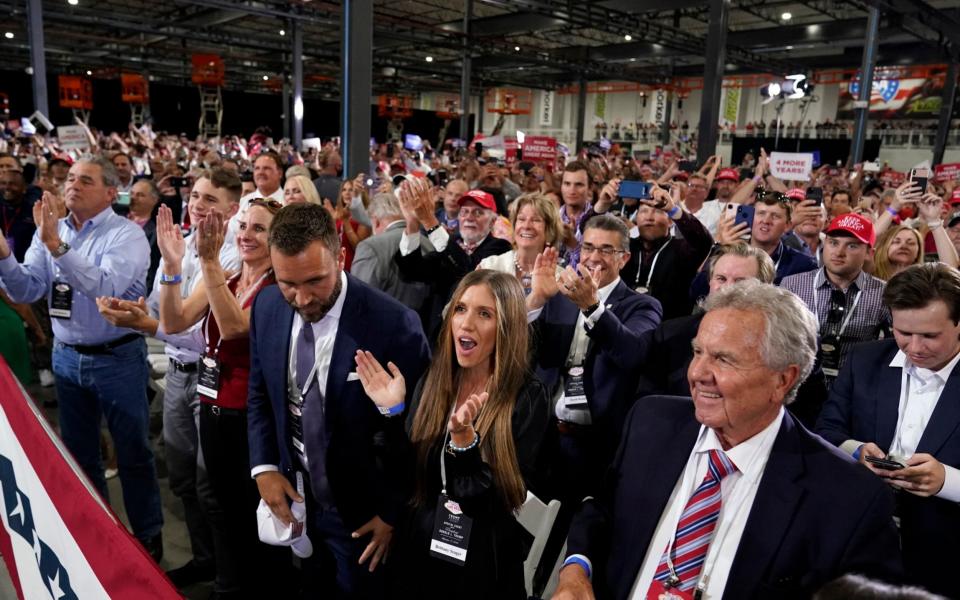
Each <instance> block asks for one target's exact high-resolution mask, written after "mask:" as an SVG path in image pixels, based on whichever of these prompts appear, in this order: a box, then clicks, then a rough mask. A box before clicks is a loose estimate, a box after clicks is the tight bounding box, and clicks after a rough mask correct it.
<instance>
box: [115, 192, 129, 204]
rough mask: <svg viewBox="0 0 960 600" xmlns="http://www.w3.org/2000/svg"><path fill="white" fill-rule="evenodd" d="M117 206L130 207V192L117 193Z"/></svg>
mask: <svg viewBox="0 0 960 600" xmlns="http://www.w3.org/2000/svg"><path fill="white" fill-rule="evenodd" d="M117 204H118V205H120V206H130V192H117Z"/></svg>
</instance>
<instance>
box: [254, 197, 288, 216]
mask: <svg viewBox="0 0 960 600" xmlns="http://www.w3.org/2000/svg"><path fill="white" fill-rule="evenodd" d="M250 206H259V207H261V208H265V209H267V210H269V211H270V212H272V213H275V212H277V211H278V210H280V209H281V208H283V204H282V203H280V202H277V201H276V200H274V199H272V198H253V199H252V200H250Z"/></svg>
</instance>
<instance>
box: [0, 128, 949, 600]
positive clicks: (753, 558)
mask: <svg viewBox="0 0 960 600" xmlns="http://www.w3.org/2000/svg"><path fill="white" fill-rule="evenodd" d="M88 134H89V145H90V152H89V153H87V154H83V155H78V154H77V153H69V152H63V151H62V149H61V148H60V147H59V146H58V144H57V141H56V140H55V139H53V138H44V137H43V136H35V137H34V138H33V139H31V140H29V141H26V140H24V139H20V140H19V141H16V142H10V143H8V144H7V145H6V148H5V150H6V151H5V152H2V153H0V192H2V195H3V197H2V203H0V217H2V225H3V229H4V236H3V237H2V238H0V317H2V318H0V327H2V331H0V354H2V355H3V357H4V358H5V359H6V362H7V364H8V365H9V366H10V367H11V368H12V370H13V371H14V372H15V373H16V375H17V376H18V377H19V378H20V379H21V380H22V381H23V382H24V383H27V382H30V381H31V380H32V379H33V377H34V376H36V375H38V376H39V377H40V378H41V381H43V380H45V379H48V378H52V384H53V385H54V386H55V389H56V396H57V402H58V404H59V432H60V435H61V436H62V438H63V440H64V442H65V444H66V447H67V448H68V449H69V450H70V452H71V453H72V454H73V456H74V457H75V459H76V460H77V462H78V463H79V465H80V466H81V467H82V469H83V470H84V472H85V473H86V475H87V476H88V477H89V478H90V480H91V481H92V482H93V484H94V486H95V488H96V489H97V490H98V491H99V492H100V493H101V494H102V495H103V496H104V497H105V498H106V497H108V495H107V486H106V479H105V476H104V457H103V456H102V448H101V434H102V432H101V427H102V425H101V424H102V423H103V422H105V423H106V426H107V427H106V429H107V430H108V432H109V437H110V438H111V439H112V443H113V445H114V447H115V448H116V455H117V468H118V471H119V478H120V482H121V487H122V491H123V502H124V506H125V508H126V511H127V514H128V515H129V519H130V526H131V529H132V531H133V534H134V535H135V536H136V538H137V539H138V540H139V541H140V542H141V544H142V545H143V546H144V548H145V549H146V550H147V551H148V552H149V553H150V554H151V555H152V556H153V557H154V559H155V560H156V561H158V562H159V561H160V560H161V559H162V556H163V535H162V529H163V516H162V512H161V502H160V489H159V484H158V478H157V470H156V466H155V457H154V455H153V450H152V444H151V440H150V434H149V402H148V397H147V390H148V385H147V384H148V378H149V376H150V370H149V366H148V362H147V357H146V355H147V346H146V342H145V338H148V337H149V338H155V339H157V340H160V341H162V342H163V343H165V352H166V355H167V358H168V364H167V368H166V374H165V385H164V393H163V433H162V441H163V445H162V447H163V451H164V452H165V459H166V466H167V471H168V475H169V485H170V487H171V489H172V491H173V493H174V494H175V495H176V496H177V497H178V498H179V500H180V501H182V502H183V508H184V515H185V521H186V526H187V530H188V533H189V540H190V549H191V551H192V556H193V558H192V559H191V560H190V561H189V562H188V563H186V564H185V565H180V566H177V568H174V569H172V570H170V571H168V575H169V577H170V579H171V581H172V582H173V583H174V584H175V585H176V586H177V587H179V588H184V587H187V586H189V585H191V584H194V583H196V582H201V581H213V589H214V597H216V598H266V597H280V596H289V597H305V598H317V597H324V598H326V597H333V598H387V597H398V598H446V597H449V596H451V595H455V596H456V597H458V598H461V599H464V598H467V599H469V598H477V599H487V598H498V599H499V598H517V599H522V598H527V597H528V596H529V595H535V596H538V595H540V594H543V593H544V590H545V589H549V591H550V593H552V594H553V596H552V597H553V598H556V599H557V600H571V599H578V600H579V599H589V598H594V597H599V598H618V599H621V598H623V599H625V598H654V599H657V598H721V597H725V598H795V597H796V598H802V597H813V596H815V597H817V598H859V597H862V598H868V597H869V598H875V597H884V598H887V597H889V598H894V597H896V598H907V597H909V598H936V597H940V596H937V595H935V594H939V595H942V596H945V597H958V596H960V586H958V584H957V583H956V581H955V580H954V579H953V578H952V576H951V566H952V553H951V552H950V549H952V548H956V547H958V546H960V506H958V502H960V433H958V432H960V405H958V404H957V402H958V401H960V372H956V373H955V367H956V364H957V362H958V360H960V272H958V270H957V267H958V263H960V259H958V251H960V186H958V182H957V181H937V180H935V179H933V178H921V177H919V176H917V177H914V176H909V177H908V178H906V179H905V180H903V181H902V182H901V181H896V180H895V178H894V177H893V174H892V172H891V171H890V170H889V169H888V168H886V167H884V168H882V169H880V170H879V171H874V170H869V169H864V165H852V166H851V167H850V168H843V167H831V166H823V167H820V168H818V169H817V170H815V171H813V173H811V175H810V177H809V178H808V179H806V180H803V181H782V180H780V179H778V178H776V177H775V176H774V175H773V174H771V167H770V164H769V160H768V157H767V155H766V152H765V151H764V150H763V149H758V152H757V153H756V155H748V156H747V157H745V158H744V160H743V163H742V164H740V165H737V166H735V167H731V166H725V165H723V164H722V161H721V159H720V158H719V157H716V156H714V157H711V158H710V159H709V160H707V161H706V163H705V164H702V165H694V164H691V163H690V161H686V160H684V159H685V158H686V157H685V156H683V154H682V153H680V152H676V151H675V149H670V150H668V151H666V152H655V153H654V154H653V155H652V156H651V157H650V158H635V157H632V156H629V155H628V154H627V153H625V152H621V151H620V149H619V148H618V147H617V146H616V145H614V146H613V147H612V148H611V149H610V150H607V151H603V150H599V149H597V148H590V149H585V150H583V151H581V152H580V154H579V155H577V156H573V157H569V158H567V157H563V156H561V157H560V158H559V159H558V160H557V161H550V162H547V163H535V162H531V161H524V160H517V159H515V158H513V157H509V158H507V159H502V158H498V157H494V156H491V155H490V154H489V149H487V150H484V149H483V148H482V145H478V146H473V147H470V148H455V147H453V146H452V145H449V144H445V145H444V146H442V147H441V148H438V149H436V150H433V149H430V148H429V147H427V148H426V150H425V151H418V152H412V151H408V150H404V149H403V148H402V147H400V146H399V145H398V144H381V145H379V146H376V147H373V148H372V149H371V153H370V162H369V165H364V167H365V168H364V169H362V170H363V172H360V173H343V172H342V159H341V156H340V154H339V148H338V147H337V146H336V144H335V143H334V142H330V143H328V144H326V145H325V146H323V147H322V148H320V149H311V150H310V151H308V152H305V153H301V152H300V151H298V150H297V149H295V148H293V147H291V146H290V145H289V144H287V143H286V142H281V143H279V144H275V143H274V142H273V140H272V139H271V138H270V137H269V132H267V131H258V132H256V133H255V134H254V135H253V136H251V137H250V138H249V139H240V138H238V137H230V138H222V139H214V140H210V141H196V140H190V139H188V138H187V137H186V136H175V135H165V134H155V133H154V132H152V131H151V130H150V129H149V128H141V129H136V128H133V127H131V128H130V130H129V131H128V132H125V133H124V134H123V135H120V134H116V133H114V134H111V135H104V134H102V133H100V132H96V131H93V130H88ZM45 383H49V382H45ZM533 497H535V498H536V499H539V500H541V501H543V502H544V503H546V502H548V501H549V500H552V499H555V500H558V501H559V502H560V508H559V512H558V513H557V515H556V519H555V520H554V522H553V525H552V530H551V531H550V534H549V536H548V537H547V538H546V539H544V540H537V543H536V544H535V543H534V539H533V535H532V534H531V533H530V532H529V531H528V530H527V529H526V528H525V527H524V526H523V525H521V524H520V522H519V521H518V519H517V515H518V514H521V513H522V512H523V510H524V509H525V507H526V506H527V505H528V504H530V503H531V501H532V499H533ZM532 546H537V547H538V552H539V554H538V555H537V556H538V557H539V561H533V564H530V563H531V561H528V555H530V549H531V547H532ZM540 550H542V552H540ZM531 556H532V555H531ZM294 557H296V560H294ZM525 561H526V563H527V564H525ZM558 569H559V574H557V570H558ZM557 577H558V578H559V581H558V582H555V581H551V579H556V578H557ZM907 586H909V587H907ZM921 588H922V589H921ZM924 590H926V591H924ZM871 594H872V595H871ZM883 594H886V595H883Z"/></svg>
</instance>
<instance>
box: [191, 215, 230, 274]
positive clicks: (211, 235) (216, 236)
mask: <svg viewBox="0 0 960 600" xmlns="http://www.w3.org/2000/svg"><path fill="white" fill-rule="evenodd" d="M225 237H226V236H225V235H224V233H223V215H221V214H220V213H219V212H217V211H211V212H209V213H207V216H205V217H204V218H203V219H202V220H201V221H200V222H199V223H197V254H198V255H200V260H212V261H217V262H218V263H219V260H220V248H222V247H223V241H224V238H225Z"/></svg>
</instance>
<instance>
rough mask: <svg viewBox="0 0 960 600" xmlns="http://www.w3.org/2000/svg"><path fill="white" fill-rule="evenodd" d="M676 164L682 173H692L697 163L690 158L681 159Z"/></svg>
mask: <svg viewBox="0 0 960 600" xmlns="http://www.w3.org/2000/svg"><path fill="white" fill-rule="evenodd" d="M678 166H679V168H680V170H681V171H683V172H684V173H693V172H694V171H696V170H697V163H696V161H692V160H681V161H680V164H679V165H678Z"/></svg>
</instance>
